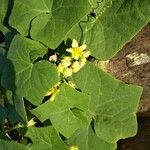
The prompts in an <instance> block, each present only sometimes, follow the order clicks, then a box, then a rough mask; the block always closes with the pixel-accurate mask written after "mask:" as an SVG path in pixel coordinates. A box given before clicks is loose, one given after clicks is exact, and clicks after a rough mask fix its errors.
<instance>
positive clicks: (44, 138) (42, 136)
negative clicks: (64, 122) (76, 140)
mask: <svg viewBox="0 0 150 150" xmlns="http://www.w3.org/2000/svg"><path fill="white" fill-rule="evenodd" d="M26 136H28V137H30V139H31V140H32V145H31V146H30V150H37V149H41V150H68V149H67V146H66V145H65V143H64V142H63V141H62V140H61V138H60V137H59V135H58V134H57V132H56V130H55V129H54V128H53V127H51V126H49V127H44V128H35V127H31V128H28V131H27V133H26Z"/></svg>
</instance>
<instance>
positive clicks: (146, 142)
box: [106, 24, 150, 150]
mask: <svg viewBox="0 0 150 150" xmlns="http://www.w3.org/2000/svg"><path fill="white" fill-rule="evenodd" d="M106 69H107V72H109V73H110V74H112V75H113V76H115V77H116V78H117V79H119V80H122V81H124V82H125V83H128V84H136V85H140V86H142V87H143V94H142V97H141V100H140V104H139V109H138V113H137V115H138V125H139V128H138V134H137V136H135V137H133V138H129V139H126V140H121V141H119V142H118V150H135V149H136V150H150V24H148V25H147V26H145V27H144V28H143V29H142V30H141V31H140V32H139V33H138V34H137V35H136V36H135V37H134V38H133V39H132V40H131V42H129V43H127V44H126V45H125V46H124V47H123V48H122V49H121V50H120V51H119V52H118V53H117V55H115V56H114V57H113V58H112V59H111V60H110V61H109V63H108V64H107V65H106Z"/></svg>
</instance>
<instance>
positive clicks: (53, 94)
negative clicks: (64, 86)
mask: <svg viewBox="0 0 150 150" xmlns="http://www.w3.org/2000/svg"><path fill="white" fill-rule="evenodd" d="M59 91H60V90H59V89H58V87H57V86H55V87H53V88H51V89H49V91H48V93H47V94H46V95H45V96H51V97H50V100H51V101H54V99H55V97H56V95H57V94H58V93H59Z"/></svg>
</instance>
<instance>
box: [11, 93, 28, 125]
mask: <svg viewBox="0 0 150 150" xmlns="http://www.w3.org/2000/svg"><path fill="white" fill-rule="evenodd" d="M13 102H14V107H15V110H16V112H17V113H18V115H19V116H20V118H21V121H22V123H24V124H27V122H28V120H27V114H26V110H25V105H24V99H23V97H22V96H20V95H14V100H13Z"/></svg>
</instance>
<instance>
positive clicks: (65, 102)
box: [32, 84, 90, 137]
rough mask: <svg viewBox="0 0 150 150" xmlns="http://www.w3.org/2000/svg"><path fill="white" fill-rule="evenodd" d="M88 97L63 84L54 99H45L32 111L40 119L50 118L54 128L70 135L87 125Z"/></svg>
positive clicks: (65, 134)
mask: <svg viewBox="0 0 150 150" xmlns="http://www.w3.org/2000/svg"><path fill="white" fill-rule="evenodd" d="M89 99H90V97H89V96H88V95H86V94H83V93H81V92H78V91H76V90H75V89H73V88H72V87H70V86H69V85H66V84H63V85H62V86H61V88H60V93H59V94H58V95H57V97H56V98H55V100H54V101H47V102H46V103H44V104H42V105H40V106H39V107H37V108H36V109H34V110H32V113H33V114H34V115H35V116H37V117H38V118H39V119H40V120H41V121H44V120H46V119H48V118H50V120H51V122H52V124H53V126H54V127H55V129H56V130H57V131H58V132H60V133H62V134H63V135H64V136H66V137H70V136H71V135H72V134H73V133H74V132H75V131H76V130H77V129H79V128H81V127H85V126H87V125H88V119H89V118H88V115H87V111H88V104H89Z"/></svg>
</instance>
